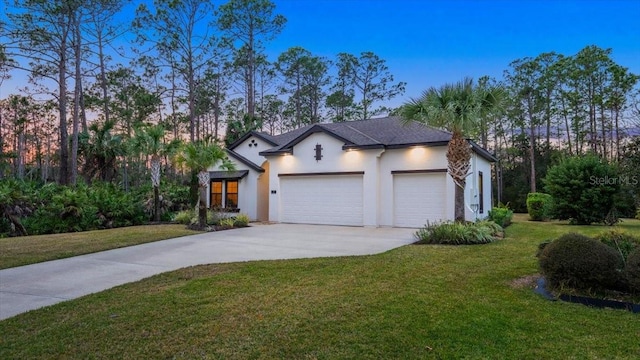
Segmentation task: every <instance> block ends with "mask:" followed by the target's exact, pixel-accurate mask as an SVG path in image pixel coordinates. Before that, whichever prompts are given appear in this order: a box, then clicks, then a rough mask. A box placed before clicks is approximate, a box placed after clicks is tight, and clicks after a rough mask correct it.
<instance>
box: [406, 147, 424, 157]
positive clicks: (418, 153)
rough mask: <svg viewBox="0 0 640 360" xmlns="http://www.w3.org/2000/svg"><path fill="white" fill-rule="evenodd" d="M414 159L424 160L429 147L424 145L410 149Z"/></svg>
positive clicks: (410, 154)
mask: <svg viewBox="0 0 640 360" xmlns="http://www.w3.org/2000/svg"><path fill="white" fill-rule="evenodd" d="M409 156H410V157H411V159H412V160H423V159H424V158H425V156H427V148H425V147H424V146H416V147H414V148H412V149H411V150H410V151H409Z"/></svg>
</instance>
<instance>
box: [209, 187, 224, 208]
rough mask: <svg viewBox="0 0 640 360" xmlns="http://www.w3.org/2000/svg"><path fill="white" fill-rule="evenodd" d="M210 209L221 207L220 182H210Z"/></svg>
mask: <svg viewBox="0 0 640 360" xmlns="http://www.w3.org/2000/svg"><path fill="white" fill-rule="evenodd" d="M211 207H222V181H211Z"/></svg>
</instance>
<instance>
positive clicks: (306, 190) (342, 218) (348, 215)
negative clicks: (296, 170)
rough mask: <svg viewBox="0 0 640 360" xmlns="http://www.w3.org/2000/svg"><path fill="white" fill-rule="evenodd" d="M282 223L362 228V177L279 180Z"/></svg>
mask: <svg viewBox="0 0 640 360" xmlns="http://www.w3.org/2000/svg"><path fill="white" fill-rule="evenodd" d="M280 201H281V203H280V206H281V219H280V221H282V222H285V223H297V224H326V225H355V226H362V224H363V221H362V212H363V208H362V175H327V176H325V175H314V176H292V177H281V178H280Z"/></svg>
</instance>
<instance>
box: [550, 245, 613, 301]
mask: <svg viewBox="0 0 640 360" xmlns="http://www.w3.org/2000/svg"><path fill="white" fill-rule="evenodd" d="M623 267H624V264H623V261H622V256H621V255H620V254H619V253H618V252H617V251H616V250H614V249H612V248H611V247H609V246H607V245H605V244H603V243H601V242H599V241H597V240H594V239H591V238H589V237H586V236H584V235H581V234H576V233H569V234H565V235H563V236H561V237H559V238H558V239H556V240H554V241H553V242H552V243H550V244H548V245H547V246H545V247H544V249H543V250H542V253H541V254H540V270H541V272H542V274H543V275H544V276H545V277H546V279H547V282H548V283H549V285H550V286H551V287H554V288H563V287H569V288H573V289H577V290H603V289H617V288H620V287H621V284H622V280H623V279H622V276H621V274H622V272H621V271H622V269H623Z"/></svg>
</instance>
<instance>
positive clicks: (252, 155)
mask: <svg viewBox="0 0 640 360" xmlns="http://www.w3.org/2000/svg"><path fill="white" fill-rule="evenodd" d="M252 141H255V143H253V142H252ZM249 144H252V145H251V146H249ZM254 144H255V145H254ZM272 147H273V145H270V144H269V143H267V142H265V141H263V140H262V139H260V138H257V137H255V136H251V137H249V138H247V140H245V141H244V142H243V143H242V144H240V145H238V146H237V147H236V148H234V149H233V151H234V152H236V153H237V154H239V155H242V156H243V157H245V158H246V159H247V160H249V161H251V162H252V163H254V164H256V165H258V166H262V163H263V162H264V161H265V158H264V156H262V155H260V151H265V150H268V149H271V148H272Z"/></svg>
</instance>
